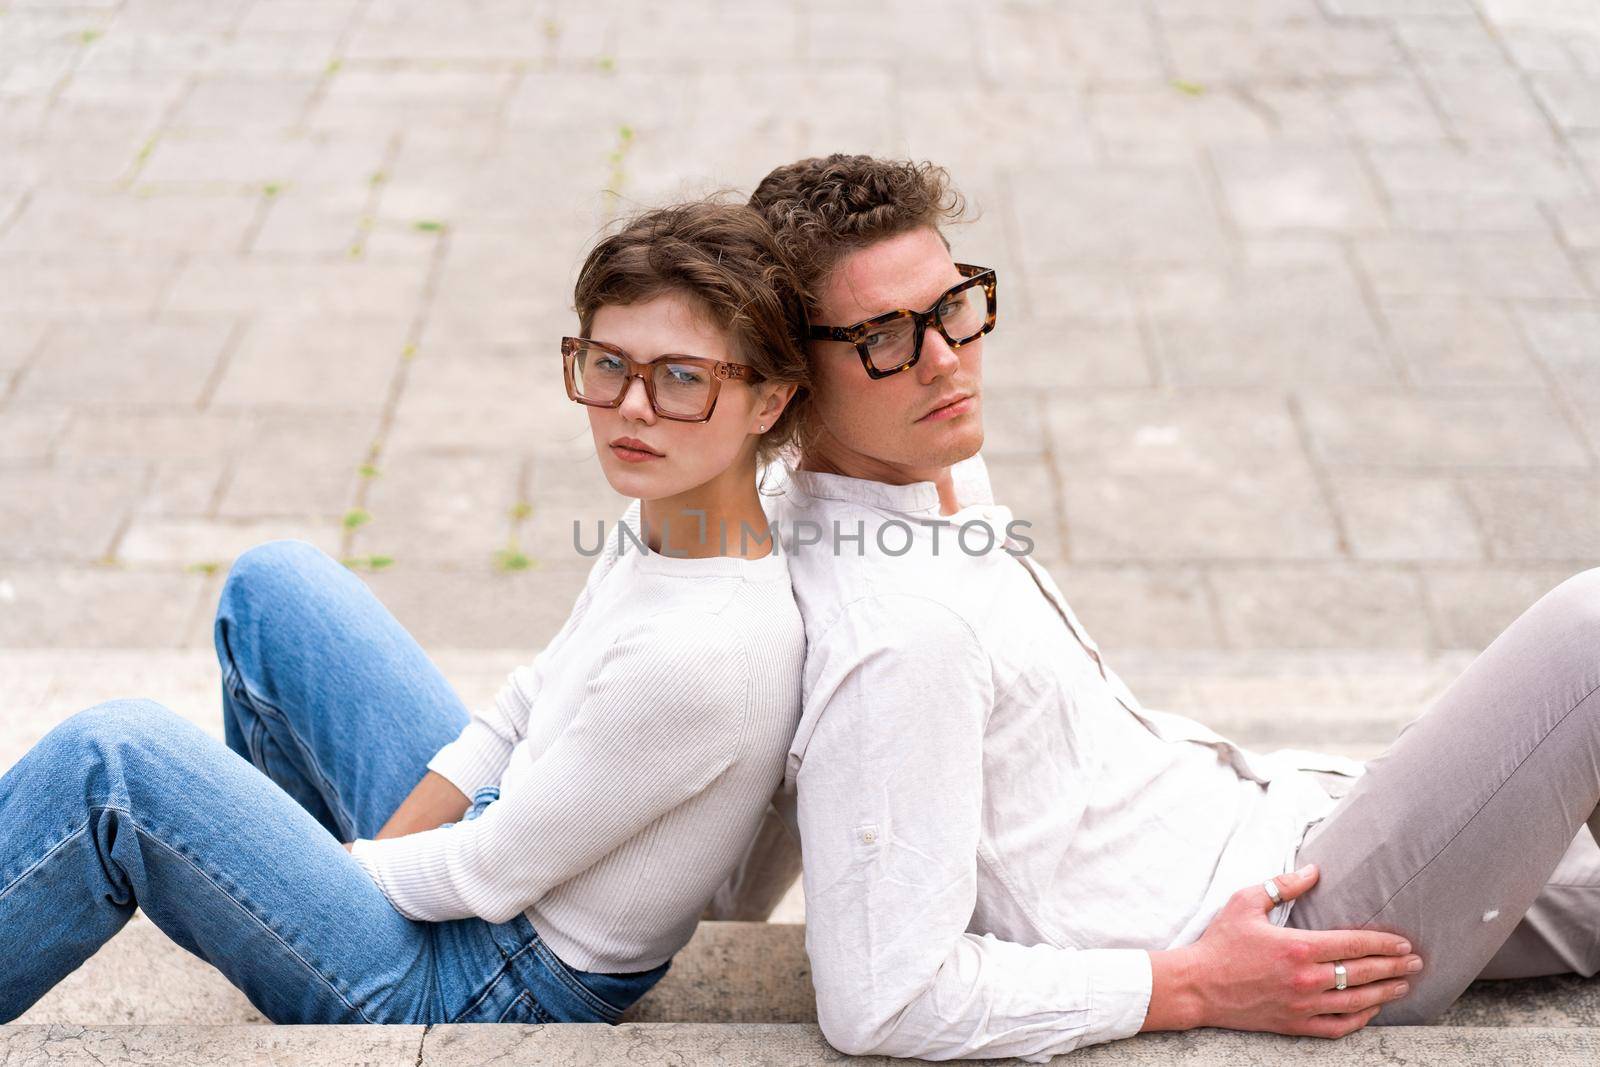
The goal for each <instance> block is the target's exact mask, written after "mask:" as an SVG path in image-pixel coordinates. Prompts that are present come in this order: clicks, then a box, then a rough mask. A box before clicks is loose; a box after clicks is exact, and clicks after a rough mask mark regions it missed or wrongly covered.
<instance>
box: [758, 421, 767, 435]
mask: <svg viewBox="0 0 1600 1067" xmlns="http://www.w3.org/2000/svg"><path fill="white" fill-rule="evenodd" d="M756 429H757V430H759V431H760V432H761V433H766V432H767V424H766V423H764V422H763V423H762V424H761V425H760V426H757V427H756Z"/></svg>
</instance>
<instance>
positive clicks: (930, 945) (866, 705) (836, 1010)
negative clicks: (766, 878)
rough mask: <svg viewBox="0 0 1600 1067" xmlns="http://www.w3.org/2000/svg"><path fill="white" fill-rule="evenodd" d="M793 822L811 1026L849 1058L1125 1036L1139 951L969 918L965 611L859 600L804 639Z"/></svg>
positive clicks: (1138, 1004) (975, 735) (975, 670)
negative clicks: (1027, 933)
mask: <svg viewBox="0 0 1600 1067" xmlns="http://www.w3.org/2000/svg"><path fill="white" fill-rule="evenodd" d="M806 673H807V679H808V683H809V684H808V686H807V693H808V697H807V703H808V706H807V708H806V709H805V714H806V716H807V718H810V719H813V721H814V727H813V729H812V732H811V735H810V739H809V741H808V742H807V745H806V750H805V754H804V759H803V762H802V764H801V766H800V770H799V774H798V778H797V785H798V812H797V814H798V821H799V828H800V836H801V843H802V845H803V846H804V849H805V870H804V884H805V894H806V950H807V953H808V954H809V956H810V959H811V968H812V979H813V982H814V983H815V986H816V992H817V1019H818V1022H819V1023H820V1025H821V1027H822V1031H823V1034H824V1036H826V1037H827V1039H828V1041H829V1042H830V1043H831V1044H833V1045H834V1046H835V1047H836V1048H838V1049H839V1050H841V1051H843V1052H846V1053H850V1054H852V1055H865V1054H873V1055H880V1056H884V1055H887V1056H919V1057H926V1058H928V1059H941V1060H942V1059H952V1058H966V1057H984V1058H987V1057H1001V1056H1020V1057H1023V1058H1025V1059H1032V1060H1034V1061H1035V1062H1042V1061H1044V1060H1047V1059H1049V1058H1050V1056H1052V1055H1054V1054H1058V1053H1063V1052H1070V1051H1071V1050H1073V1049H1074V1048H1076V1047H1078V1046H1079V1045H1089V1044H1094V1043H1097V1042H1102V1041H1108V1040H1111V1039H1113V1038H1119V1037H1126V1036H1128V1035H1130V1034H1133V1033H1135V1032H1137V1031H1138V1029H1139V1027H1140V1026H1141V1025H1142V1024H1143V1021H1144V1016H1145V1011H1146V1008H1147V1006H1148V1003H1149V997H1150V988H1151V972H1150V959H1149V954H1148V953H1146V952H1144V951H1143V950H1139V949H1120V948H1118V949H1113V948H1077V947H1073V946H1064V945H1055V944H1048V943H1040V944H1033V945H1024V944H1018V943H1016V942H1011V941H1005V940H1001V939H1000V938H997V937H996V936H994V935H993V934H992V933H981V934H980V933H976V932H973V931H970V930H969V929H968V926H969V924H970V923H971V922H972V915H973V909H974V906H975V904H976V901H977V878H978V865H979V863H980V862H983V859H982V841H981V838H982V833H981V832H982V827H983V818H984V814H983V797H984V793H983V775H984V766H983V739H984V733H985V729H986V727H987V723H988V718H989V713H990V710H991V709H992V708H993V706H994V686H993V680H992V677H991V672H990V668H989V661H988V657H987V655H986V654H985V653H984V650H983V648H982V646H981V644H980V643H979V641H978V638H977V636H976V635H975V634H974V633H973V632H972V630H971V629H970V628H969V627H968V625H967V624H966V622H965V620H963V619H962V618H961V617H960V616H958V615H956V614H954V613H953V612H951V611H950V610H949V609H948V608H945V607H944V606H943V605H941V604H938V603H936V602H933V601H929V600H925V599H924V598H921V597H915V596H909V595H900V594H896V595H892V596H879V597H873V598H869V599H864V600H860V601H856V602H855V603H853V604H851V605H850V606H849V607H847V608H846V609H845V611H844V613H843V614H842V615H841V618H840V620H839V621H838V622H837V623H836V624H835V625H834V626H833V627H832V628H830V630H829V631H828V632H827V633H826V634H824V636H823V637H822V638H821V640H819V641H817V642H815V643H813V644H812V645H810V646H808V649H807V662H806Z"/></svg>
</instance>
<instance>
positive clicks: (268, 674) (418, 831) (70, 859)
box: [0, 203, 805, 1023]
mask: <svg viewBox="0 0 1600 1067" xmlns="http://www.w3.org/2000/svg"><path fill="white" fill-rule="evenodd" d="M795 299H796V297H795V289H794V286H793V283H792V282H791V281H790V278H789V276H788V274H787V270H786V268H784V267H783V266H781V265H780V264H779V261H778V259H777V257H776V255H775V253H774V249H773V246H772V244H771V240H770V237H769V235H768V232H767V230H766V228H765V225H764V223H762V221H761V220H760V218H759V216H757V215H756V214H755V213H754V212H752V211H751V210H749V209H748V208H745V207H742V206H737V207H736V206H731V205H724V204H715V203H698V204H690V205H686V206H680V207H675V208H669V209H665V210H660V211H656V212H652V213H648V214H646V215H643V216H641V217H639V218H637V219H635V220H634V221H632V222H631V223H629V224H628V225H626V226H625V227H624V228H622V229H621V230H620V231H619V232H617V233H615V234H613V235H612V236H610V237H607V238H606V239H604V240H603V241H601V242H600V244H599V245H598V246H597V247H596V248H595V249H594V250H593V252H592V253H591V254H590V255H589V257H588V260H587V261H586V262H585V264H584V266H583V270H582V272H581V276H580V278H579V280H578V284H577V291H576V304H577V311H578V318H579V332H580V333H581V335H582V336H580V337H574V338H565V339H563V341H562V350H561V353H560V358H559V359H558V358H556V356H557V354H556V353H555V352H554V351H552V353H551V359H550V362H549V364H548V369H547V372H546V375H545V378H544V380H543V382H542V383H540V382H532V383H530V387H531V388H560V386H559V384H558V375H564V376H565V380H566V386H567V389H568V394H569V396H571V397H572V398H573V399H574V400H576V401H577V402H579V403H581V404H584V405H585V410H586V411H587V413H588V416H589V421H590V426H591V429H592V431H593V435H594V442H595V448H596V451H597V452H598V453H599V458H600V463H601V467H602V469H603V470H604V472H605V476H606V479H607V481H609V482H610V483H611V485H612V486H613V487H614V488H616V489H617V490H618V491H620V492H622V493H624V494H626V495H628V496H631V497H634V498H635V500H634V501H633V503H632V504H631V505H630V506H629V508H628V510H627V513H626V514H625V516H624V518H623V522H624V523H625V524H627V525H628V526H629V528H630V531H632V533H633V535H634V536H633V537H608V538H607V542H606V549H605V551H604V552H603V553H602V555H601V556H600V558H599V559H598V560H597V561H596V562H595V563H594V565H593V567H592V569H591V571H590V574H589V577H588V580H587V583H586V584H585V586H584V589H583V591H582V593H581V594H580V595H579V597H578V600H577V603H576V605H575V606H574V608H573V610H572V614H571V616H570V617H569V618H568V619H567V621H566V623H565V624H564V625H563V626H562V627H561V629H560V631H559V633H558V634H557V635H556V637H555V639H554V640H553V641H552V642H551V643H550V645H549V646H548V647H547V648H546V649H545V650H544V651H543V652H542V653H540V655H539V656H538V657H537V658H536V659H535V660H534V661H533V663H532V664H531V665H529V666H525V667H519V668H518V669H516V670H515V671H513V672H512V673H511V675H510V677H509V679H508V680H507V682H506V683H505V685H504V686H503V687H502V688H501V690H500V692H499V694H498V695H497V697H496V698H495V700H494V702H493V703H492V704H491V705H489V706H487V707H483V708H480V709H477V710H476V711H475V712H473V713H471V714H469V713H468V711H467V709H466V708H464V707H463V706H462V703H461V701H460V700H459V698H458V697H457V696H456V694H455V693H454V692H452V690H451V688H450V686H449V685H448V683H447V682H446V681H445V679H444V678H443V677H442V676H441V675H440V673H439V671H438V670H437V669H435V667H434V665H433V664H432V663H431V662H430V661H429V659H428V657H427V655H426V654H425V653H424V652H423V650H422V649H421V648H420V647H418V646H417V644H416V642H415V641H413V640H412V638H411V636H410V635H409V634H408V633H407V632H406V631H405V630H404V629H403V628H402V627H401V626H400V625H399V623H397V622H396V621H395V619H394V618H393V617H392V616H391V615H390V614H389V612H388V611H386V610H385V609H384V608H383V606H382V605H381V604H379V603H378V602H377V600H376V599H375V598H374V597H373V596H372V594H371V592H370V591H369V590H368V588H367V586H366V585H365V584H364V583H363V582H361V581H360V579H358V578H357V577H356V576H355V575H353V574H352V573H350V572H349V571H348V570H346V569H345V568H344V567H342V566H340V565H339V564H338V563H336V562H335V561H333V560H332V559H330V558H329V557H328V556H327V555H326V554H324V553H323V552H321V551H320V550H318V549H316V548H314V547H312V546H311V545H309V544H307V543H305V542H302V541H275V542H269V543H267V544H263V545H259V546H257V547H255V548H253V549H251V550H250V551H248V552H246V553H245V554H244V555H242V556H241V557H240V558H239V559H238V560H237V561H236V562H235V564H234V566H233V569H232V570H231V571H230V573H229V575H228V580H227V582H226V584H225V586H224V588H223V592H222V598H221V603H220V606H219V609H218V612H217V618H216V625H215V640H216V647H217V654H218V657H219V659H220V661H221V666H222V703H223V715H224V727H225V736H226V740H227V744H226V747H224V746H223V745H222V744H219V743H217V742H216V741H215V740H214V739H213V738H212V737H210V736H209V735H207V734H206V733H204V732H203V731H201V730H199V729H198V728H196V727H195V726H193V725H192V724H190V723H188V722H186V721H185V720H183V719H181V718H179V717H178V716H176V715H174V714H173V713H172V712H170V711H169V710H168V709H166V708H164V707H162V706H161V705H159V704H156V703H153V702H150V701H143V700H118V701H111V702H108V703H105V704H100V705H96V706H95V707H92V708H88V709H86V710H84V711H81V712H79V713H77V714H76V715H74V716H72V717H71V718H69V719H67V720H66V721H65V722H63V723H61V724H60V725H58V726H57V727H55V729H53V730H52V731H51V732H50V733H49V734H48V735H46V736H45V737H44V738H43V739H42V740H41V741H40V742H39V743H38V745H36V746H35V747H34V748H33V749H32V750H31V751H29V752H28V753H27V754H26V755H25V756H24V757H23V758H22V759H21V760H20V761H19V762H18V763H17V764H16V765H15V766H14V767H12V768H11V769H10V770H9V771H7V772H6V774H5V775H4V776H3V777H0V931H4V934H3V943H4V944H5V945H6V946H7V947H8V948H9V949H10V951H7V952H5V953H3V954H0V1021H10V1020H12V1019H14V1018H16V1017H17V1016H18V1015H20V1014H21V1013H22V1012H23V1011H25V1010H26V1009H27V1008H28V1006H29V1005H31V1004H32V1003H34V1002H35V1001H36V1000H37V999H38V998H39V997H40V996H42V995H43V994H44V993H45V992H47V991H48V990H49V989H50V988H51V987H53V986H54V985H55V984H56V983H57V982H58V981H60V980H61V978H62V977H64V976H65V975H67V974H68V973H70V972H71V971H72V970H73V969H74V968H76V967H77V966H78V965H79V964H80V963H82V962H83V960H85V959H86V958H87V957H89V956H90V955H91V954H93V953H94V952H95V950H96V949H98V948H99V947H100V946H101V945H102V944H103V943H104V942H105V941H106V939H108V938H109V937H111V936H112V935H113V934H115V933H116V932H117V930H118V929H120V928H121V926H122V924H123V923H125V922H127V920H128V918H129V917H130V916H131V915H132V913H133V910H134V907H135V906H138V907H141V908H143V909H144V910H145V913H146V914H147V915H148V916H149V917H150V918H151V919H152V920H153V921H154V922H155V923H156V924H157V925H159V926H160V927H161V928H162V929H163V930H164V931H165V932H166V933H167V934H168V935H170V936H171V937H172V938H173V939H174V940H176V941H177V942H178V943H179V944H181V945H183V946H184V947H185V948H187V949H188V950H190V951H191V952H193V953H195V954H196V955H199V956H201V957H202V958H204V959H206V960H208V961H209V962H211V963H212V964H214V965H215V966H216V967H217V968H218V969H219V970H221V971H222V972H223V973H224V974H225V975H227V977H228V978H229V980H230V981H232V982H233V983H234V984H235V985H236V986H238V987H239V988H240V989H242V990H243V991H244V992H245V994H246V995H247V996H248V997H249V999H250V1001H251V1003H253V1004H254V1005H255V1006H256V1007H257V1008H258V1009H260V1011H261V1012H262V1013H263V1014H264V1015H266V1016H267V1017H268V1018H269V1019H271V1020H273V1021H275V1022H282V1023H350V1022H381V1023H424V1022H497V1021H505V1022H512V1021H515V1022H545V1021H552V1020H555V1021H586V1022H596V1021H605V1022H615V1021H616V1020H617V1018H618V1016H619V1015H620V1014H621V1013H622V1011H623V1010H624V1009H626V1008H627V1007H628V1006H629V1005H630V1004H631V1003H633V1001H634V1000H636V999H637V998H638V997H639V996H640V995H642V994H643V993H644V992H645V991H646V990H648V989H649V988H650V987H651V986H652V985H653V984H654V983H655V982H656V981H657V980H658V979H660V977H661V976H662V974H663V973H665V971H666V970H667V968H668V966H669V965H670V959H671V956H672V955H673V953H674V952H676V951H677V950H678V949H679V948H681V947H682V946H683V944H684V943H685V942H687V941H688V940H689V938H690V936H691V934H692V933H693V931H694V929H695V924H696V922H697V921H698V918H699V916H700V914H701V912H702V910H703V908H704V907H705V905H706V903H707V901H708V900H709V899H710V898H711V897H712V895H713V893H714V892H715V891H716V889H717V887H718V886H719V885H720V884H721V883H722V882H723V880H724V879H725V878H726V877H727V876H728V874H729V873H730V872H731V871H732V869H733V868H734V867H735V865H736V864H737V862H738V860H739V858H740V856H741V855H742V853H743V851H744V849H745V846H746V845H747V844H748V842H749V841H750V839H751V837H752V836H753V835H754V834H755V832H756V829H757V826H758V824H759V823H760V820H761V816H762V813H763V812H764V810H765V808H766V805H767V801H768V799H769V798H770V797H771V795H772V793H773V791H774V789H776V787H777V786H778V784H779V782H780V780H781V778H782V773H783V761H784V758H785V753H786V751H787V748H788V745H789V741H790V738H791V735H792V734H793V732H794V728H795V724H796V722H797V721H798V716H799V693H800V672H801V661H802V658H803V655H804V632H803V628H802V625H801V621H800V616H799V613H798V611H797V609H796V606H795V603H794V599H793V594H792V592H791V590H790V586H789V577H788V568H787V564H786V561H785V560H784V558H783V557H782V556H780V555H779V554H777V553H776V552H773V551H770V549H771V548H772V547H773V546H772V545H771V544H770V542H769V541H768V540H767V539H766V538H767V533H768V523H767V519H766V517H765V515H764V514H763V511H762V508H761V503H760V500H759V498H758V495H757V487H756V471H757V465H758V462H759V461H761V460H764V459H765V458H767V457H768V456H769V455H770V454H771V453H772V452H773V451H774V450H775V449H776V448H778V447H780V446H781V445H782V444H783V442H784V441H785V439H786V438H787V437H788V436H789V434H790V432H791V428H792V426H793V424H794V421H795V419H796V418H797V416H798V409H797V405H796V403H795V402H794V401H795V398H796V395H797V393H799V392H800V391H801V390H802V389H803V386H804V380H805V372H804V365H805V364H804V357H803V355H802V353H801V351H800V349H799V347H798V343H797V341H796V340H795V338H794V336H793V334H792V327H791V326H790V325H789V323H790V322H793V321H798V316H796V315H794V314H793V309H794V307H795V303H794V301H795ZM552 347H553V346H552ZM741 528H743V529H744V530H747V531H748V532H749V533H748V535H747V536H746V537H744V538H741V537H740V536H739V533H740V531H741ZM724 530H726V531H728V534H727V535H723V533H722V531H724ZM635 537H636V538H637V540H635V539H634V538H635ZM641 543H643V544H644V545H646V546H648V550H642V549H641V548H640V547H639V546H640V544H641ZM230 750H231V751H230ZM263 772H264V773H263ZM341 842H347V843H348V844H341ZM347 849H348V850H349V854H347V851H346V850H347Z"/></svg>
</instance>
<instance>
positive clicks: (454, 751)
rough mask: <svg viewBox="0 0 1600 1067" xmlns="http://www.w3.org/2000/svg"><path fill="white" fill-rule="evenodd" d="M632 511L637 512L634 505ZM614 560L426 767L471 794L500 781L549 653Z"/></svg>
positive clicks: (595, 572)
mask: <svg viewBox="0 0 1600 1067" xmlns="http://www.w3.org/2000/svg"><path fill="white" fill-rule="evenodd" d="M628 514H629V515H632V514H636V507H635V508H634V509H630V511H629V513H628ZM624 518H625V519H626V518H627V516H624ZM615 560H616V554H615V553H614V552H613V553H606V554H604V555H602V556H601V557H600V558H599V559H597V560H595V563H594V566H592V567H590V568H589V576H588V577H587V578H586V579H585V580H584V585H583V589H582V590H581V591H580V592H579V593H578V599H577V602H576V603H575V604H574V605H573V608H572V611H570V612H569V613H568V614H567V618H566V621H565V622H563V623H562V624H561V629H559V630H557V631H556V635H555V637H553V638H551V639H550V643H549V644H548V645H546V646H545V647H544V650H543V651H541V652H540V653H539V654H538V655H537V656H535V657H534V659H533V663H532V664H530V665H527V666H522V667H518V668H517V669H516V670H514V671H512V672H511V673H510V675H508V676H507V678H506V680H505V682H504V683H503V684H502V685H501V686H500V691H499V692H498V693H496V694H495V698H494V703H493V704H491V705H489V706H488V707H486V708H478V709H475V710H474V711H473V712H472V718H471V719H469V720H467V725H466V726H464V727H462V729H461V733H460V734H458V735H457V736H456V739H455V740H454V741H451V742H450V743H449V744H447V745H445V746H444V747H443V748H441V749H440V750H439V751H438V752H436V753H434V756H433V758H432V759H430V760H429V761H428V770H430V771H434V772H435V773H437V774H439V775H441V776H442V777H444V778H445V779H446V780H447V781H449V783H450V784H451V785H453V786H455V787H456V788H457V789H459V790H460V791H461V793H462V795H464V796H468V797H470V796H472V795H473V794H474V793H476V792H477V791H478V790H479V789H480V788H482V787H483V786H486V785H498V784H500V776H501V775H503V774H505V770H506V765H507V764H508V763H510V762H511V750H512V749H514V748H516V747H517V743H518V742H519V741H521V740H522V739H523V738H524V737H526V736H527V734H528V714H529V711H530V709H531V708H532V707H533V703H534V701H535V700H536V699H537V698H538V695H539V690H540V689H541V688H542V687H543V685H544V677H545V671H546V670H547V669H548V668H549V665H550V657H551V656H552V655H554V654H556V650H557V649H559V648H560V646H561V643H562V641H563V640H564V639H565V638H566V636H567V635H568V634H569V633H571V631H572V630H573V629H574V628H575V627H576V626H577V625H578V622H579V620H581V619H582V617H583V615H584V613H585V612H586V610H587V609H588V606H589V599H590V597H591V596H592V595H593V590H594V587H595V586H596V585H598V584H599V583H600V581H601V580H603V579H604V578H605V575H606V572H607V571H608V570H609V569H610V567H611V565H612V564H613V563H614V562H615Z"/></svg>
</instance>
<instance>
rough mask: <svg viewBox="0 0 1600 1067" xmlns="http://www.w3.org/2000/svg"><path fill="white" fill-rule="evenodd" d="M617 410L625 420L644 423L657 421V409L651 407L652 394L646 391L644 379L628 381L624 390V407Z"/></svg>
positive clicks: (630, 379)
mask: <svg viewBox="0 0 1600 1067" xmlns="http://www.w3.org/2000/svg"><path fill="white" fill-rule="evenodd" d="M617 410H618V411H619V412H621V414H622V417H623V418H625V419H635V420H637V421H639V422H643V423H651V422H654V421H655V417H656V413H655V409H654V408H652V407H651V406H650V394H649V393H648V392H646V390H645V386H644V379H643V378H629V379H628V384H627V385H625V386H623V390H622V406H621V407H619V408H618V409H617Z"/></svg>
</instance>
